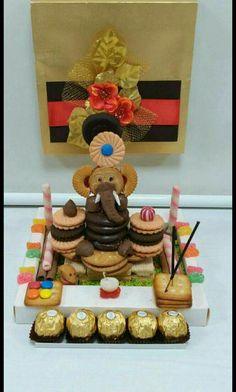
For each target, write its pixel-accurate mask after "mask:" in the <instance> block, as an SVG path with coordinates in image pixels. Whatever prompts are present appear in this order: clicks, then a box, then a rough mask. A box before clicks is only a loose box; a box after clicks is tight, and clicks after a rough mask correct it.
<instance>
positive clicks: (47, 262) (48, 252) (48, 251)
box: [42, 233, 53, 271]
mask: <svg viewBox="0 0 236 392" xmlns="http://www.w3.org/2000/svg"><path fill="white" fill-rule="evenodd" d="M52 262H53V249H52V243H51V236H50V233H49V234H48V237H47V239H46V244H45V251H44V255H43V261H42V268H43V270H44V271H50V270H51V268H52Z"/></svg>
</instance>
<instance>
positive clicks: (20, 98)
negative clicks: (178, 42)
mask: <svg viewBox="0 0 236 392" xmlns="http://www.w3.org/2000/svg"><path fill="white" fill-rule="evenodd" d="M4 23H5V130H4V133H5V147H4V155H5V156H4V159H5V192H40V191H41V184H42V183H44V182H49V183H50V184H51V187H52V190H53V192H66V193H71V192H73V189H72V185H71V177H72V174H73V172H74V170H75V169H76V168H77V167H78V166H80V165H83V164H86V163H88V162H89V158H88V156H80V155H78V156H44V155H43V153H42V148H41V141H40V129H39V116H38V107H37V93H36V80H35V70H34V54H33V46H32V36H31V20H30V3H29V0H6V1H5V17H4ZM231 142H232V137H231V1H230V0H224V1H222V0H200V1H199V9H198V18H197V27H196V37H195V50H194V59H193V69H192V84H191V93H190V105H189V116H188V126H187V140H186V150H185V153H184V154H183V155H180V156H174V155H172V156H171V155H155V154H153V155H148V156H142V155H130V156H127V161H129V162H130V163H132V164H133V165H135V167H136V169H137V172H138V175H139V184H138V187H137V189H136V193H155V194H168V193H169V192H170V190H171V187H172V185H173V184H174V183H177V184H179V185H180V187H181V188H182V192H183V193H184V194H199V195H200V194H202V195H204V194H212V195H229V194H231Z"/></svg>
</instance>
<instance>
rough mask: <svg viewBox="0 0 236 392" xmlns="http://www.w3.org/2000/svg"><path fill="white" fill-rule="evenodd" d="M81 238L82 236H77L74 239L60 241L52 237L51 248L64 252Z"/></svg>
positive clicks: (75, 245) (72, 248)
mask: <svg viewBox="0 0 236 392" xmlns="http://www.w3.org/2000/svg"><path fill="white" fill-rule="evenodd" d="M83 239H84V236H81V237H80V238H77V239H76V240H74V241H67V242H61V241H57V240H55V239H54V238H52V239H51V242H52V247H53V249H54V250H56V251H57V252H58V251H59V252H66V251H70V250H74V249H75V248H76V247H77V245H78V244H79V243H80V242H81V241H82V240H83Z"/></svg>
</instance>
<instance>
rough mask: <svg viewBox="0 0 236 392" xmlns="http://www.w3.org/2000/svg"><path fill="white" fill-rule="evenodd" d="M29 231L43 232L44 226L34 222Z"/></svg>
mask: <svg viewBox="0 0 236 392" xmlns="http://www.w3.org/2000/svg"><path fill="white" fill-rule="evenodd" d="M31 231H32V233H44V231H45V226H44V225H41V224H39V223H38V224H36V225H32V226H31Z"/></svg>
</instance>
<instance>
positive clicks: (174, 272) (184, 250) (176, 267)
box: [165, 221, 200, 292]
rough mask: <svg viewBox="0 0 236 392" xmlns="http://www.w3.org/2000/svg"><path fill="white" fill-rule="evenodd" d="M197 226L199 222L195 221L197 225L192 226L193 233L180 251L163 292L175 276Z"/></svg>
mask: <svg viewBox="0 0 236 392" xmlns="http://www.w3.org/2000/svg"><path fill="white" fill-rule="evenodd" d="M199 225H200V222H199V221H197V223H196V225H195V226H194V229H193V231H192V233H191V235H190V237H189V239H188V241H187V242H186V244H185V247H184V249H183V250H182V252H181V254H180V256H179V260H178V262H177V263H176V266H175V268H174V270H173V272H172V273H171V276H170V280H169V282H168V285H167V286H166V289H165V292H166V291H167V290H168V287H169V285H170V282H171V281H172V280H173V278H174V276H175V274H176V271H177V269H178V268H179V266H180V263H181V261H182V260H183V257H184V255H185V252H186V250H187V249H188V247H189V244H190V242H191V241H192V238H193V236H194V234H195V231H196V230H197V228H198V226H199Z"/></svg>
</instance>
